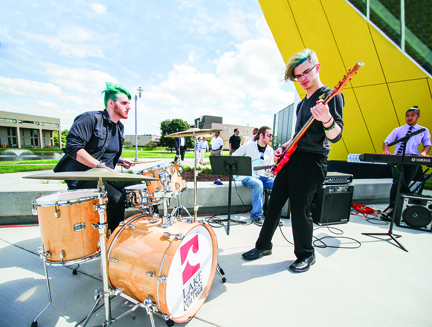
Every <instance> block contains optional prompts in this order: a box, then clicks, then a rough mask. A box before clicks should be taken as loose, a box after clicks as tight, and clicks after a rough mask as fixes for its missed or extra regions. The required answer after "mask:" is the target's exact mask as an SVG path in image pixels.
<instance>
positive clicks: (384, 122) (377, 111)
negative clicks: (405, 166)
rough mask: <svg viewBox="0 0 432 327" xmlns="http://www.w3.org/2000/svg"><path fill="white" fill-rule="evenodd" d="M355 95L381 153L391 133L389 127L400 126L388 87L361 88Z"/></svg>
mask: <svg viewBox="0 0 432 327" xmlns="http://www.w3.org/2000/svg"><path fill="white" fill-rule="evenodd" d="M355 93H356V95H357V99H358V101H359V103H360V108H361V111H362V114H363V117H364V119H365V121H366V126H367V129H368V131H369V134H370V135H371V137H372V144H373V146H374V148H375V151H376V152H377V153H381V151H382V142H383V141H384V140H385V139H386V137H387V135H388V134H389V133H390V132H389V131H387V129H388V128H387V126H398V121H397V119H396V115H395V113H394V111H393V110H392V108H393V103H392V100H391V98H390V94H389V91H388V89H387V85H385V84H381V85H373V86H366V87H359V88H356V89H355ZM363 152H366V151H363Z"/></svg>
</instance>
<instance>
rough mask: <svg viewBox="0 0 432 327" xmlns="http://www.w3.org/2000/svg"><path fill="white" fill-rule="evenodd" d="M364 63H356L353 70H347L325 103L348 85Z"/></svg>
mask: <svg viewBox="0 0 432 327" xmlns="http://www.w3.org/2000/svg"><path fill="white" fill-rule="evenodd" d="M364 65H365V63H364V62H362V61H358V62H357V63H356V64H355V66H354V67H353V68H350V69H349V70H348V73H347V74H346V75H344V77H343V79H342V80H341V81H339V83H338V84H337V85H336V86H335V87H334V89H333V90H332V92H331V94H330V97H329V98H328V99H327V101H326V103H327V102H328V101H330V99H331V98H333V97H334V96H335V95H337V94H339V93H340V92H341V91H342V89H343V88H344V87H345V85H347V84H348V82H349V81H350V80H351V78H353V76H354V75H355V74H357V72H358V70H359V69H360V67H361V66H364Z"/></svg>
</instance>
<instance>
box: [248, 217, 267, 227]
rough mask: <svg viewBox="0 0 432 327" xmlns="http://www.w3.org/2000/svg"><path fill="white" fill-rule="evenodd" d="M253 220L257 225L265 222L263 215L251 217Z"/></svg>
mask: <svg viewBox="0 0 432 327" xmlns="http://www.w3.org/2000/svg"><path fill="white" fill-rule="evenodd" d="M251 220H252V222H253V223H254V224H255V225H257V226H262V225H263V223H264V219H262V217H256V218H251Z"/></svg>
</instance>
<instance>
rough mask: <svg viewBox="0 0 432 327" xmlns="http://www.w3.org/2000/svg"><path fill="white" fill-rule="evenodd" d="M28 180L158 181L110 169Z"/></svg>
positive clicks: (40, 175) (58, 174) (64, 173)
mask: <svg viewBox="0 0 432 327" xmlns="http://www.w3.org/2000/svg"><path fill="white" fill-rule="evenodd" d="M23 178H28V179H49V180H79V181H97V180H99V179H102V180H106V181H133V180H135V181H158V180H159V179H158V178H155V177H150V176H144V175H135V174H127V173H119V172H117V171H115V170H113V169H110V168H93V169H90V170H87V171H67V172H61V173H54V172H49V173H42V174H36V175H29V176H23Z"/></svg>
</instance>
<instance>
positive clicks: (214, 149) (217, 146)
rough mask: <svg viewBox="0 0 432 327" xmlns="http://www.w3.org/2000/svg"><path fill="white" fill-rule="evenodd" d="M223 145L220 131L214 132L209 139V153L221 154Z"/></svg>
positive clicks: (213, 154)
mask: <svg viewBox="0 0 432 327" xmlns="http://www.w3.org/2000/svg"><path fill="white" fill-rule="evenodd" d="M222 147H223V139H222V137H220V132H216V133H215V136H214V137H213V138H212V139H211V141H210V155H212V156H221V155H222V153H221V151H222Z"/></svg>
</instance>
